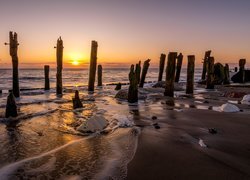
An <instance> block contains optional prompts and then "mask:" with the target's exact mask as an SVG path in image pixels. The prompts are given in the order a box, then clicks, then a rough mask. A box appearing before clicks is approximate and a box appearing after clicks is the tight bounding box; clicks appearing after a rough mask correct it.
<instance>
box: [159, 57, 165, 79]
mask: <svg viewBox="0 0 250 180" xmlns="http://www.w3.org/2000/svg"><path fill="white" fill-rule="evenodd" d="M165 60H166V54H161V57H160V64H159V75H158V82H159V81H162V75H163V72H164V66H165Z"/></svg>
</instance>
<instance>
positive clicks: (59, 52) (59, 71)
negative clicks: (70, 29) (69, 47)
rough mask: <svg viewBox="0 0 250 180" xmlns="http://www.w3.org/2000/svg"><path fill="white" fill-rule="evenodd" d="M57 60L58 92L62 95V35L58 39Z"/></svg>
mask: <svg viewBox="0 0 250 180" xmlns="http://www.w3.org/2000/svg"><path fill="white" fill-rule="evenodd" d="M56 62H57V72H56V94H57V95H62V68H63V40H62V38H61V37H59V38H58V39H57V45H56Z"/></svg>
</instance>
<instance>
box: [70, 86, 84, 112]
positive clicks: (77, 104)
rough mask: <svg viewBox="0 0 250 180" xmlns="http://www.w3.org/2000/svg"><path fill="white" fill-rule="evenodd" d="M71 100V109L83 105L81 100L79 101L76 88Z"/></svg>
mask: <svg viewBox="0 0 250 180" xmlns="http://www.w3.org/2000/svg"><path fill="white" fill-rule="evenodd" d="M72 101H73V109H77V108H82V107H83V105H82V102H81V100H80V97H79V91H78V90H76V91H75V97H74V98H72Z"/></svg>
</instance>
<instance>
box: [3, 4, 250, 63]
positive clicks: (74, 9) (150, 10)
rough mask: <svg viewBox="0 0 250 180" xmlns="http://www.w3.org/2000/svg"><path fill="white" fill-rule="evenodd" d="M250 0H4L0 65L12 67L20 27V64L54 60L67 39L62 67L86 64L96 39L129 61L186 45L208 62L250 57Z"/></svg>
mask: <svg viewBox="0 0 250 180" xmlns="http://www.w3.org/2000/svg"><path fill="white" fill-rule="evenodd" d="M249 18H250V1H249V0H210V1H205V0H0V23H1V24H0V68H6V67H11V58H10V56H9V50H8V47H7V46H5V45H4V42H8V34H9V31H15V32H17V33H18V41H19V44H20V45H19V50H18V56H19V63H20V67H30V68H34V67H43V65H44V64H49V65H51V66H55V62H56V54H55V53H56V51H55V49H54V46H55V45H56V40H57V38H58V37H59V36H62V39H63V41H64V67H84V66H88V63H89V58H90V48H91V41H92V40H96V41H98V45H99V46H98V63H100V64H105V65H106V66H125V65H126V66H127V65H129V64H131V63H136V62H137V61H139V60H142V61H143V60H146V59H151V60H152V61H151V64H152V65H153V66H157V65H158V62H159V57H160V54H161V53H166V54H168V53H169V52H182V53H183V54H184V64H185V62H186V59H187V58H186V57H187V55H195V56H196V64H197V65H198V66H199V65H200V64H201V62H202V59H203V56H204V53H205V51H206V50H212V55H213V56H214V57H215V61H216V62H221V63H237V62H238V60H239V59H240V58H246V59H247V63H248V59H250V19H249Z"/></svg>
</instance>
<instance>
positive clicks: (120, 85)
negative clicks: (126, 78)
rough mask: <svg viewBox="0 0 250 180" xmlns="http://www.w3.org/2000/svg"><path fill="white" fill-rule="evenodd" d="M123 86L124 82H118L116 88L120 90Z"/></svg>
mask: <svg viewBox="0 0 250 180" xmlns="http://www.w3.org/2000/svg"><path fill="white" fill-rule="evenodd" d="M121 88H122V84H121V83H118V84H117V85H116V87H115V90H116V91H118V90H120V89H121Z"/></svg>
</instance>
